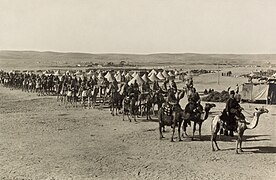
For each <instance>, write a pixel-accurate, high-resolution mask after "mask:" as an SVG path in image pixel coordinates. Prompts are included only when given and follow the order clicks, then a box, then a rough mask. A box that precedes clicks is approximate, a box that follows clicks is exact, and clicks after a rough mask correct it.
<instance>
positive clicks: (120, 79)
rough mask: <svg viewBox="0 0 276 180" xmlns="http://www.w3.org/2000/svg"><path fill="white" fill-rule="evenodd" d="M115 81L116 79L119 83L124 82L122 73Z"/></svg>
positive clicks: (116, 76) (117, 75)
mask: <svg viewBox="0 0 276 180" xmlns="http://www.w3.org/2000/svg"><path fill="white" fill-rule="evenodd" d="M115 79H116V81H118V82H122V80H123V77H122V74H121V72H119V73H118V74H116V75H115Z"/></svg>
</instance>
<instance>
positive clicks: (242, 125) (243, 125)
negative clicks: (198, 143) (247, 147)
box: [211, 107, 268, 154]
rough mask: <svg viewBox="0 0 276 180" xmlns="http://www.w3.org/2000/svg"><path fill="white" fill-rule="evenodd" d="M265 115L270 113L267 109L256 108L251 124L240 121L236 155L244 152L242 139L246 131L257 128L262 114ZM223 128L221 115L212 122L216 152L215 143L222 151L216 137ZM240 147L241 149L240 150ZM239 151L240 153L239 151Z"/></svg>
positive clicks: (212, 140)
mask: <svg viewBox="0 0 276 180" xmlns="http://www.w3.org/2000/svg"><path fill="white" fill-rule="evenodd" d="M264 113H268V110H267V109H265V108H264V107H262V108H259V109H258V108H255V112H254V114H253V115H254V117H253V120H252V121H251V122H250V123H249V122H247V121H246V120H238V126H237V133H238V139H237V144H236V153H237V154H238V153H239V151H240V152H243V150H242V147H241V146H242V137H243V134H244V131H245V130H246V129H254V128H256V127H257V125H258V122H259V118H260V115H261V114H264ZM222 128H223V121H222V120H221V119H220V115H217V116H215V117H214V119H213V120H212V124H211V133H212V135H211V142H212V150H213V151H215V148H214V143H215V145H216V147H217V150H220V149H219V147H218V145H217V141H216V137H217V133H218V132H219V131H220V130H221V129H222ZM238 147H239V148H238ZM238 150H239V151H238Z"/></svg>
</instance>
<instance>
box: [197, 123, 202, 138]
mask: <svg viewBox="0 0 276 180" xmlns="http://www.w3.org/2000/svg"><path fill="white" fill-rule="evenodd" d="M201 127H202V123H199V124H198V133H199V140H200V141H201Z"/></svg>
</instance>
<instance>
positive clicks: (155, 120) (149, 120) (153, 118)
mask: <svg viewBox="0 0 276 180" xmlns="http://www.w3.org/2000/svg"><path fill="white" fill-rule="evenodd" d="M138 119H139V120H140V121H141V122H157V123H158V122H159V120H158V118H155V117H151V119H148V120H147V118H146V117H139V118H138Z"/></svg>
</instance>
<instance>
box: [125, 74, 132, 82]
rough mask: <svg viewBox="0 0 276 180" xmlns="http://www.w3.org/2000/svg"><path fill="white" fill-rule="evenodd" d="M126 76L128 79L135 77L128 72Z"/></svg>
mask: <svg viewBox="0 0 276 180" xmlns="http://www.w3.org/2000/svg"><path fill="white" fill-rule="evenodd" d="M125 78H126V80H127V81H130V80H131V79H132V78H133V77H132V76H131V75H130V74H129V73H127V74H126V75H125Z"/></svg>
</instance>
